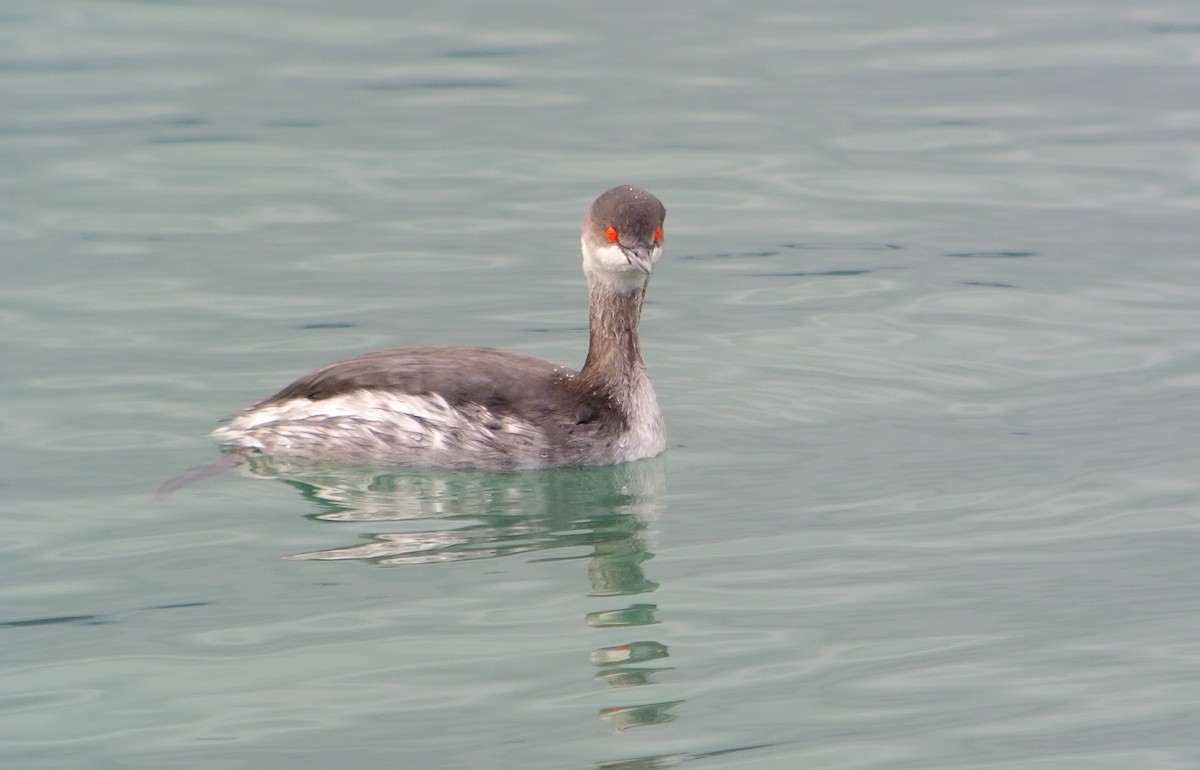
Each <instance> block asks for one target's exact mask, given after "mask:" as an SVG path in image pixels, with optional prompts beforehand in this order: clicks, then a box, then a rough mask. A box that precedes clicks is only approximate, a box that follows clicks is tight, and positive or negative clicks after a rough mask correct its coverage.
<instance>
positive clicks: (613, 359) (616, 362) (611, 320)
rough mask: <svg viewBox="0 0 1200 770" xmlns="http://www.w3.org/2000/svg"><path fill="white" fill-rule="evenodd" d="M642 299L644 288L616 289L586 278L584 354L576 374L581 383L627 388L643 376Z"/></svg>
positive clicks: (600, 281)
mask: <svg viewBox="0 0 1200 770" xmlns="http://www.w3.org/2000/svg"><path fill="white" fill-rule="evenodd" d="M645 296H646V287H645V285H644V284H643V285H642V286H640V287H638V288H626V287H617V286H613V285H612V284H611V283H609V282H607V281H604V280H603V279H592V278H591V277H589V280H588V299H589V302H588V308H589V311H588V330H589V334H588V353H587V358H586V359H585V360H584V362H583V368H582V369H580V371H579V375H580V378H581V379H584V380H586V381H589V382H591V383H593V384H596V385H607V386H609V387H612V386H620V385H630V384H633V383H634V382H635V381H637V380H640V379H642V378H644V377H645V376H646V374H645V372H646V368H645V365H644V364H643V363H642V350H641V347H640V346H639V344H638V323H639V321H640V320H641V317H642V301H643V300H644V299H645Z"/></svg>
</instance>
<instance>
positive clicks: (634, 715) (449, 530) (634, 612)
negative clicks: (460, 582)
mask: <svg viewBox="0 0 1200 770" xmlns="http://www.w3.org/2000/svg"><path fill="white" fill-rule="evenodd" d="M242 472H243V473H244V474H246V475H251V476H255V477H259V478H272V479H278V480H280V481H283V482H285V483H287V484H289V485H291V486H293V487H295V488H296V489H297V490H299V491H300V493H301V494H302V495H303V496H304V497H305V498H307V499H309V500H311V501H312V502H313V503H314V504H315V505H317V506H318V507H319V508H320V510H319V512H317V513H313V514H310V518H313V519H317V520H320V521H327V522H346V523H357V524H364V523H370V524H380V525H382V524H384V523H387V525H388V528H389V529H390V530H392V531H387V532H374V533H371V534H370V535H369V536H368V539H367V542H363V543H358V544H355V545H347V546H342V547H336V548H329V549H325V550H320V551H309V552H305V553H297V554H292V555H290V556H287V557H285V558H288V559H292V560H321V561H336V560H355V561H363V562H368V563H372V564H377V565H405V564H407V565H412V564H429V563H444V562H454V561H462V560H467V559H487V558H496V557H501V556H509V555H513V554H521V553H533V552H538V551H547V552H549V551H560V550H561V549H568V548H571V549H578V548H579V547H585V548H588V549H590V550H589V551H588V552H587V553H583V554H568V555H556V554H553V553H546V554H544V555H541V556H539V557H538V558H537V559H535V561H559V560H568V559H587V575H588V579H589V581H590V583H591V590H590V591H589V595H590V596H593V597H597V598H598V599H599V598H601V597H603V598H613V599H615V598H617V597H625V596H635V595H639V594H647V593H650V592H652V591H654V590H655V589H656V588H658V584H657V583H655V582H653V581H651V580H650V579H648V578H647V577H646V574H645V571H644V569H643V564H644V563H645V562H646V561H648V560H649V559H651V558H652V557H653V554H652V553H651V552H650V550H649V543H648V537H649V535H650V530H649V527H650V526H651V524H652V523H653V522H654V521H655V520H656V519H657V518H658V516H659V513H660V512H661V510H662V509H663V507H664V504H663V503H662V497H663V494H664V492H665V490H666V474H665V469H664V465H663V460H662V458H655V459H650V460H642V461H640V462H635V463H625V464H622V465H615V466H608V467H599V468H559V469H551V470H541V471H524V472H487V471H477V470H472V471H455V470H439V469H408V468H401V469H396V468H388V469H379V468H363V467H354V466H344V467H343V466H331V465H328V464H322V463H317V462H314V461H309V460H302V459H301V460H298V459H294V458H272V457H266V456H252V457H251V458H249V463H248V464H247V465H245V466H243V468H242ZM434 520H436V521H437V522H438V524H439V525H440V526H436V527H430V524H431V522H432V521H434ZM657 612H658V608H657V606H656V605H654V604H649V603H644V602H641V603H634V604H629V605H627V606H616V607H608V608H602V609H597V610H596V611H594V612H589V613H588V614H587V616H586V618H585V619H586V622H587V624H588V625H589V626H591V627H593V628H596V629H618V628H633V627H645V626H651V625H654V624H656V623H658V622H659V620H658V617H657ZM667 657H668V651H667V647H666V646H665V645H663V644H661V643H659V642H656V641H650V640H641V639H633V640H628V641H624V642H622V643H620V644H615V645H610V646H605V647H600V648H597V649H595V650H592V652H591V654H590V660H591V663H592V665H593V666H595V667H596V669H597V673H596V675H595V679H596V680H597V681H601V682H604V683H605V684H606V685H608V686H609V687H613V688H629V687H636V686H643V685H650V684H655V681H654V676H655V675H656V674H658V673H660V672H662V671H666V670H669V668H668V667H663V666H661V665H659V666H655V665H645V664H648V663H654V662H659V661H662V660H664V659H666V658H667ZM681 702H682V701H679V700H669V701H659V702H654V703H640V704H630V705H618V706H612V707H609V708H604V709H601V710H600V712H599V716H600V717H601V718H602V719H604V720H606V721H607V722H608V723H609V724H611V725H612V726H613V727H614V728H615V729H616V730H618V731H620V730H625V729H628V728H631V727H639V726H643V725H650V724H661V723H665V722H670V721H672V720H674V719H675V718H676V717H675V715H674V714H672V713H670V709H671V708H672V707H674V706H676V705H678V704H679V703H681Z"/></svg>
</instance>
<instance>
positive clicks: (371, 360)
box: [254, 346, 596, 423]
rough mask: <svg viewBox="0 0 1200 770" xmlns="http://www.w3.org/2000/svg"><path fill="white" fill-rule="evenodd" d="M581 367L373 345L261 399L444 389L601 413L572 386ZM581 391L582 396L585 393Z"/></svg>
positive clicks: (537, 409) (571, 418)
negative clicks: (369, 350)
mask: <svg viewBox="0 0 1200 770" xmlns="http://www.w3.org/2000/svg"><path fill="white" fill-rule="evenodd" d="M575 374H576V373H575V372H574V371H573V370H571V369H568V368H566V367H563V366H556V365H555V364H552V363H550V362H549V361H543V360H541V359H539V358H533V357H532V356H523V355H518V354H516V353H509V352H506V351H502V350H495V349H493V348H473V347H458V346H421V347H405V348H394V349H391V350H380V351H377V352H374V353H366V354H363V355H360V356H355V357H353V358H347V359H345V360H343V361H337V362H334V363H332V364H329V365H327V366H323V367H321V368H320V369H317V370H316V371H314V372H311V373H310V374H306V375H305V376H303V377H301V378H300V379H298V380H296V381H295V382H293V383H292V384H291V385H288V386H287V387H286V388H284V389H283V390H281V391H279V392H278V393H276V394H275V395H273V396H271V397H269V398H266V399H264V400H262V401H260V402H258V403H257V404H255V405H254V406H256V407H257V406H262V405H265V404H271V403H276V402H279V401H286V400H288V399H292V398H308V399H313V400H320V399H325V398H331V397H333V396H337V395H340V394H343V393H348V392H351V391H355V390H385V391H393V392H399V393H407V394H412V395H425V394H433V393H436V394H439V395H440V396H441V397H442V398H444V399H446V401H447V402H449V403H450V404H451V405H460V404H464V403H474V404H479V405H481V406H485V407H487V408H488V409H491V410H492V411H494V412H505V413H510V414H518V415H520V416H522V417H524V418H526V419H529V420H532V421H534V422H543V421H544V420H545V419H546V418H547V417H550V416H552V415H558V416H559V418H560V419H564V418H565V420H566V421H567V422H569V423H571V422H573V423H586V422H589V421H591V420H592V419H594V418H595V416H596V409H595V407H593V406H591V405H590V404H589V403H588V402H589V401H591V399H588V398H587V397H586V396H585V395H584V394H581V393H579V392H578V389H577V388H574V387H571V384H572V383H571V380H572V378H573V376H574V375H575ZM581 396H582V398H581Z"/></svg>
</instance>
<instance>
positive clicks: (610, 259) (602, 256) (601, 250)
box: [591, 243, 634, 272]
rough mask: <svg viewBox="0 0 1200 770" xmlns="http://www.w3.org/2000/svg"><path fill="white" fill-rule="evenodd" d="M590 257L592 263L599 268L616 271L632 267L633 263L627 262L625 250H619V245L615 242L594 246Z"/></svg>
mask: <svg viewBox="0 0 1200 770" xmlns="http://www.w3.org/2000/svg"><path fill="white" fill-rule="evenodd" d="M591 257H592V260H593V264H594V265H595V266H596V267H597V268H599V269H601V270H608V271H611V272H617V271H625V270H631V269H634V268H633V265H631V264H629V258H628V257H626V256H625V252H624V251H621V247H620V246H618V245H617V244H615V243H606V244H604V245H603V246H598V247H596V249H595V250H594V251H593V252H592V254H591Z"/></svg>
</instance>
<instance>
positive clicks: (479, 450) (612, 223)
mask: <svg viewBox="0 0 1200 770" xmlns="http://www.w3.org/2000/svg"><path fill="white" fill-rule="evenodd" d="M665 219H666V208H665V207H664V206H663V204H662V202H661V201H660V200H659V199H658V198H657V197H655V196H654V195H652V194H651V193H649V192H647V191H645V190H643V189H640V188H638V187H633V186H630V185H621V186H618V187H614V188H612V189H610V190H608V191H606V192H604V193H602V194H601V195H600V196H599V197H597V198H596V199H595V200H594V201H593V202H592V204H591V205H590V206H589V207H588V209H587V212H586V213H585V215H584V218H583V225H582V228H581V231H580V248H581V252H582V256H583V273H584V277H585V278H586V281H587V287H588V349H587V355H586V357H585V359H584V362H583V366H582V367H580V369H579V370H578V371H576V370H573V369H570V368H568V367H565V366H562V365H558V364H554V363H551V362H549V361H543V360H541V359H538V358H534V357H531V356H526V355H521V354H517V353H511V352H506V351H501V350H496V349H493V348H485V347H464V346H456V345H437V346H426V345H423V346H411V347H400V348H393V349H389V350H381V351H377V352H372V353H365V354H361V355H356V356H353V357H350V358H346V359H343V360H340V361H337V362H334V363H331V364H328V365H327V366H323V367H321V368H319V369H317V370H315V371H313V372H311V373H309V374H306V375H304V376H303V377H300V378H299V379H298V380H296V381H295V382H293V383H291V384H290V385H288V386H287V387H285V388H283V389H282V390H280V391H279V392H277V393H275V394H274V395H272V396H269V397H267V398H264V399H262V400H261V401H257V402H255V403H253V404H251V405H250V406H248V407H246V408H245V409H243V410H242V411H241V412H239V413H238V414H236V415H235V416H233V417H232V418H230V419H229V420H228V421H227V423H226V424H224V425H222V426H220V427H218V428H217V429H216V430H214V431H213V432H212V435H213V436H214V437H215V438H216V439H217V440H218V441H219V442H220V445H221V449H222V451H223V452H225V453H227V454H229V455H231V456H232V457H229V458H226V459H225V460H223V461H221V462H219V463H218V465H222V466H231V465H234V464H236V463H237V462H238V461H239V460H240V459H241V458H245V457H246V456H249V455H252V454H263V455H270V456H281V457H304V458H308V459H312V460H318V461H329V462H333V463H344V464H355V465H363V464H365V465H374V466H402V467H438V468H482V469H493V470H508V469H513V470H515V469H534V468H556V467H568V466H589V465H612V464H617V463H622V462H628V461H633V460H639V459H643V458H647V457H653V456H655V455H658V454H660V453H661V452H663V451H664V450H665V449H666V446H667V437H666V429H665V426H664V421H663V416H662V412H661V410H660V409H659V405H658V400H657V397H656V396H655V392H654V387H653V385H652V383H651V381H650V377H649V375H648V373H647V370H646V366H645V363H644V362H643V359H642V351H641V343H640V339H639V323H640V319H641V312H642V303H643V301H644V299H645V296H646V289H647V286H648V284H649V281H650V276H651V274H652V273H653V271H654V268H655V265H656V264H657V262H658V260H659V258H660V256H661V255H662V250H663V224H664V221H665ZM185 483H190V482H185Z"/></svg>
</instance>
